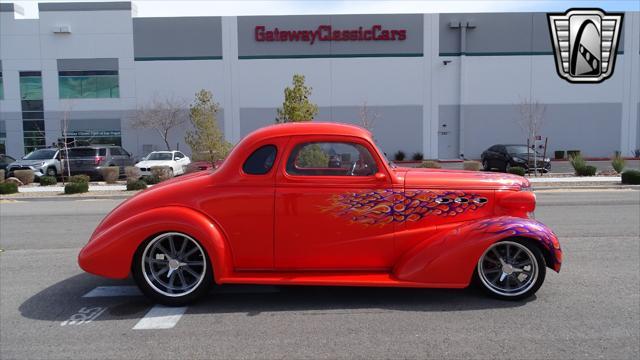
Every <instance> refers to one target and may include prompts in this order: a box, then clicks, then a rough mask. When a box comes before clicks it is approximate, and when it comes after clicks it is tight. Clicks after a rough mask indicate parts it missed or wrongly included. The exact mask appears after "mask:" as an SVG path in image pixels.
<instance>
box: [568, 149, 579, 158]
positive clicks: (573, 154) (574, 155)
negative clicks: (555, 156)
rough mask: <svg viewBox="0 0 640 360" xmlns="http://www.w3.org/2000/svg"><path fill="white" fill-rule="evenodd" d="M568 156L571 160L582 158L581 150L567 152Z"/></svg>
mask: <svg viewBox="0 0 640 360" xmlns="http://www.w3.org/2000/svg"><path fill="white" fill-rule="evenodd" d="M567 156H568V157H569V158H573V157H576V156H580V150H567Z"/></svg>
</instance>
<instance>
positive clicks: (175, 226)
mask: <svg viewBox="0 0 640 360" xmlns="http://www.w3.org/2000/svg"><path fill="white" fill-rule="evenodd" d="M101 230H102V231H100V232H97V233H94V234H93V236H92V237H91V239H90V240H89V242H88V243H87V245H85V247H84V248H82V250H81V251H80V254H79V255H78V264H79V265H80V267H81V268H82V269H83V270H85V271H87V272H90V273H92V274H96V275H100V276H105V277H108V278H114V279H123V278H126V277H127V276H129V272H130V270H131V263H132V260H133V255H134V254H135V252H136V250H137V249H138V247H139V246H140V244H141V243H142V242H143V241H145V240H146V239H148V238H150V237H151V236H153V235H155V234H159V233H163V232H168V231H175V232H181V233H184V234H186V235H189V236H191V237H193V238H194V239H197V240H198V241H200V244H201V245H202V246H203V247H204V248H205V250H206V251H207V253H208V255H209V259H210V260H211V262H212V266H213V270H214V276H215V279H216V280H217V279H219V278H221V277H226V276H228V275H230V274H231V269H232V268H233V265H232V264H231V261H232V260H231V259H232V257H231V251H230V249H229V246H227V242H226V241H225V238H224V235H223V234H222V232H221V231H220V229H219V228H218V227H217V226H216V225H215V224H214V223H213V222H212V221H211V219H209V218H208V217H207V216H205V215H204V214H202V213H200V212H198V211H196V210H193V209H190V208H186V207H181V206H167V207H161V208H155V209H151V210H148V211H144V212H142V213H139V214H136V215H134V216H131V217H129V218H126V219H125V220H123V221H121V222H119V223H116V224H114V225H111V226H109V227H108V228H106V229H101Z"/></svg>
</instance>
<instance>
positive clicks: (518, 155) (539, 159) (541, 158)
mask: <svg viewBox="0 0 640 360" xmlns="http://www.w3.org/2000/svg"><path fill="white" fill-rule="evenodd" d="M511 156H513V157H517V158H519V159H522V160H527V159H529V160H531V161H533V160H534V159H535V160H537V161H543V160H545V158H544V157H543V156H542V155H537V156H533V154H529V155H527V153H523V154H511ZM547 159H548V158H547Z"/></svg>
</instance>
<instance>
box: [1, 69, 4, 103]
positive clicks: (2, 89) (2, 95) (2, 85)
mask: <svg viewBox="0 0 640 360" xmlns="http://www.w3.org/2000/svg"><path fill="white" fill-rule="evenodd" d="M2 99H4V82H3V81H2V71H0V100H2Z"/></svg>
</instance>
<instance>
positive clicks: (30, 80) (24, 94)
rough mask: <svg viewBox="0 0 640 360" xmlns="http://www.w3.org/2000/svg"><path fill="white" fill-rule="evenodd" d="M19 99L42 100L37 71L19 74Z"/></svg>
mask: <svg viewBox="0 0 640 360" xmlns="http://www.w3.org/2000/svg"><path fill="white" fill-rule="evenodd" d="M20 98H21V99H22V100H42V76H41V75H40V72H39V71H25V72H21V73H20Z"/></svg>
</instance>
